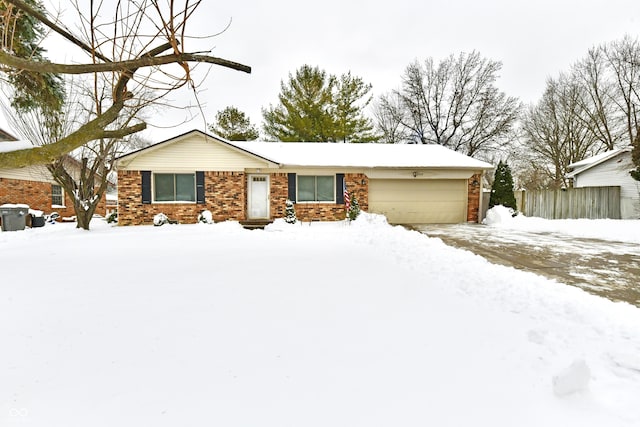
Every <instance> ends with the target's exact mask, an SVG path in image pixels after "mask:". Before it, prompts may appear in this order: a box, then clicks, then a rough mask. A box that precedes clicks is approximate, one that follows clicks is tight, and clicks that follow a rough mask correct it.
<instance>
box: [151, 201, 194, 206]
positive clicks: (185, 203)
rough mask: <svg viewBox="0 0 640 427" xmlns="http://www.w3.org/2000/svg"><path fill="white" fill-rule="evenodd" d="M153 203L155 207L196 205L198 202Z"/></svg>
mask: <svg viewBox="0 0 640 427" xmlns="http://www.w3.org/2000/svg"><path fill="white" fill-rule="evenodd" d="M151 203H153V204H154V205H195V204H196V202H195V201H194V202H191V201H187V200H185V201H175V202H174V201H168V202H157V201H155V200H154V201H152V202H151Z"/></svg>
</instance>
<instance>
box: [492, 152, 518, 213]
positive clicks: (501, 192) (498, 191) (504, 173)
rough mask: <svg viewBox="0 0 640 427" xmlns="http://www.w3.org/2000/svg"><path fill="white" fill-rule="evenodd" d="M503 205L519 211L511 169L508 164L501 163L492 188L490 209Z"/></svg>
mask: <svg viewBox="0 0 640 427" xmlns="http://www.w3.org/2000/svg"><path fill="white" fill-rule="evenodd" d="M496 205H502V206H506V207H509V208H512V209H513V210H514V211H515V210H517V203H516V197H515V195H514V194H513V177H512V176H511V169H510V168H509V165H507V164H506V163H502V161H500V162H499V163H498V167H497V168H496V173H495V175H494V179H493V185H492V186H491V198H490V199H489V208H492V207H494V206H496Z"/></svg>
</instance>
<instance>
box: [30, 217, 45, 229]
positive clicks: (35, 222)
mask: <svg viewBox="0 0 640 427" xmlns="http://www.w3.org/2000/svg"><path fill="white" fill-rule="evenodd" d="M36 227H44V217H43V216H31V228H36Z"/></svg>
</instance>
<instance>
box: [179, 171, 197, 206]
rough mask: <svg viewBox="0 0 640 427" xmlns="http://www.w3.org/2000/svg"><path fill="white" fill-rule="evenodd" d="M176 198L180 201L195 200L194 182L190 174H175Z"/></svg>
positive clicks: (193, 177)
mask: <svg viewBox="0 0 640 427" xmlns="http://www.w3.org/2000/svg"><path fill="white" fill-rule="evenodd" d="M176 200H177V201H181V202H195V201H196V182H195V176H194V175H192V174H176Z"/></svg>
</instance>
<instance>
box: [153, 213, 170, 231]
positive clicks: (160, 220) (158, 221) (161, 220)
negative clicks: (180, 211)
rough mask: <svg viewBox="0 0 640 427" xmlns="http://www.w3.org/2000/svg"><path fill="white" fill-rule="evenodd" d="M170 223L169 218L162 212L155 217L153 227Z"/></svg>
mask: <svg viewBox="0 0 640 427" xmlns="http://www.w3.org/2000/svg"><path fill="white" fill-rule="evenodd" d="M168 222H169V217H168V216H166V215H165V214H163V213H162V212H160V213H159V214H156V215H155V216H154V217H153V225H155V226H156V227H159V226H161V225H164V224H167V223H168Z"/></svg>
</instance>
